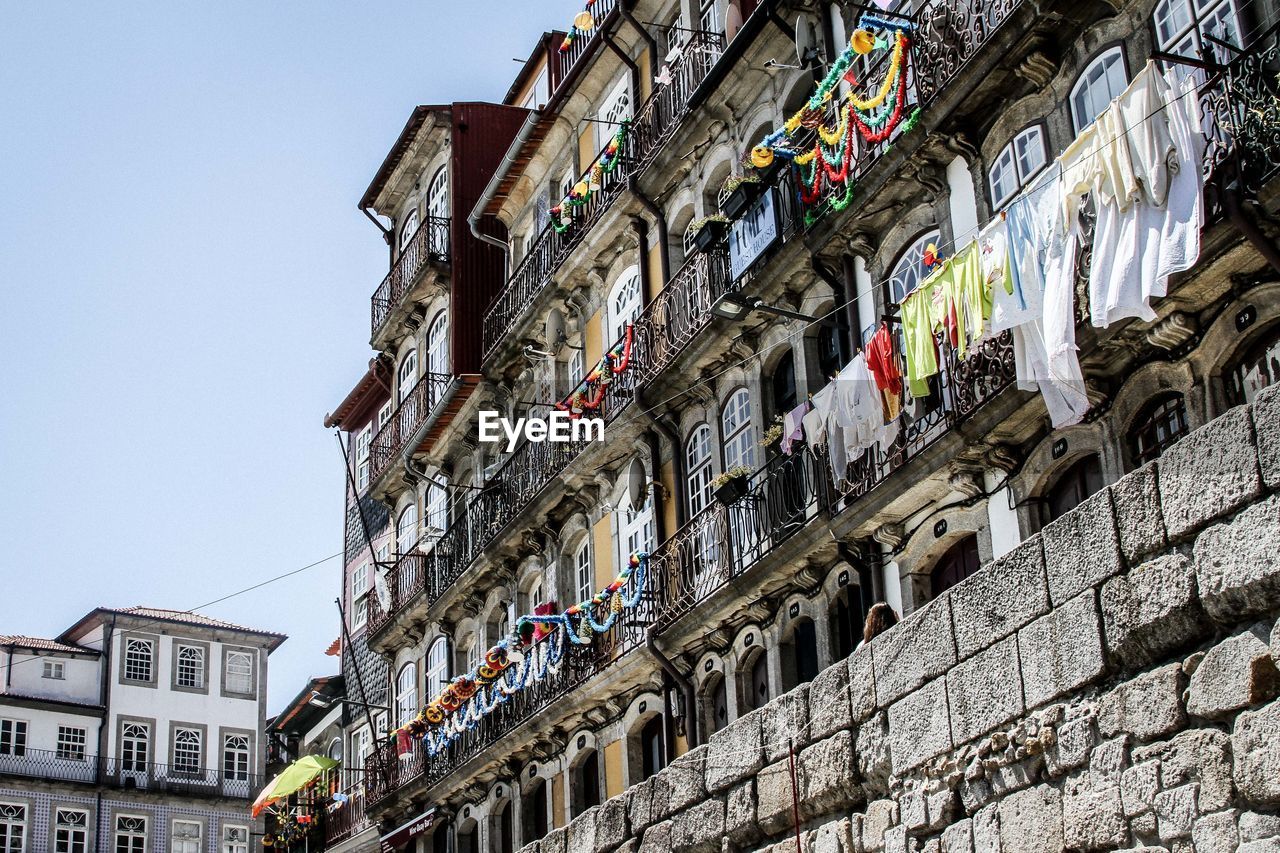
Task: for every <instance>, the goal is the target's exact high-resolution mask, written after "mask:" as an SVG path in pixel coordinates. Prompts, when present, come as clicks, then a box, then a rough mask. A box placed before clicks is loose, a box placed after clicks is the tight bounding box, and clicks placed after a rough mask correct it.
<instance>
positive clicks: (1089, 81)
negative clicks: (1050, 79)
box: [1071, 45, 1129, 133]
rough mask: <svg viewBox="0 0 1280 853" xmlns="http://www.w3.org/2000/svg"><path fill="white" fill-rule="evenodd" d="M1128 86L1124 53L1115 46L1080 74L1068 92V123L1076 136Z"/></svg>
mask: <svg viewBox="0 0 1280 853" xmlns="http://www.w3.org/2000/svg"><path fill="white" fill-rule="evenodd" d="M1128 85H1129V75H1128V73H1127V72H1126V71H1125V67H1124V51H1123V50H1122V49H1121V48H1120V47H1119V46H1118V45H1117V46H1116V47H1113V48H1109V49H1108V50H1105V51H1103V52H1102V53H1101V54H1099V55H1098V56H1097V57H1096V58H1095V59H1094V60H1093V61H1092V62H1090V63H1089V64H1088V66H1086V67H1085V69H1084V71H1081V72H1080V76H1079V77H1078V78H1076V84H1075V86H1073V87H1072V89H1071V123H1072V125H1073V126H1074V127H1075V132H1076V133H1079V132H1080V131H1082V130H1084V129H1085V128H1086V127H1088V126H1089V125H1091V124H1093V120H1094V119H1095V118H1097V117H1098V115H1099V113H1101V112H1102V111H1103V110H1105V109H1106V108H1107V105H1108V104H1110V103H1111V102H1112V101H1113V100H1115V99H1116V96H1117V95H1119V94H1120V93H1121V92H1123V91H1124V90H1125V87H1126V86H1128Z"/></svg>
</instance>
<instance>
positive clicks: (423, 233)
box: [370, 216, 449, 337]
mask: <svg viewBox="0 0 1280 853" xmlns="http://www.w3.org/2000/svg"><path fill="white" fill-rule="evenodd" d="M448 261H449V219H448V217H445V216H428V217H426V219H424V220H423V221H422V224H421V225H419V226H418V230H417V231H416V232H414V235H413V236H412V237H410V238H409V242H408V243H407V244H406V245H405V246H404V248H403V249H401V250H400V257H398V258H396V262H395V264H394V265H393V266H392V267H391V271H390V272H389V273H387V277H386V278H384V279H383V280H382V284H380V285H378V289H377V290H375V291H374V292H373V297H372V299H371V300H370V318H371V321H372V326H373V335H374V336H375V337H376V336H377V334H378V332H379V331H381V329H382V326H383V324H384V323H386V322H387V318H388V317H390V316H391V312H392V311H394V310H395V309H396V308H398V307H399V306H400V303H401V302H403V301H404V298H405V296H406V295H408V293H409V291H411V290H413V286H414V284H415V283H417V281H418V274H419V273H421V272H422V271H423V269H425V268H426V266H427V264H428V263H430V262H435V263H448Z"/></svg>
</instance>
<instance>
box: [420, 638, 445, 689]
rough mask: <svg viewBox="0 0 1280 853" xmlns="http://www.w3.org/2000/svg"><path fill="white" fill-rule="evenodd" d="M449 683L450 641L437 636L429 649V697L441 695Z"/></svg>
mask: <svg viewBox="0 0 1280 853" xmlns="http://www.w3.org/2000/svg"><path fill="white" fill-rule="evenodd" d="M448 683H449V641H448V640H446V639H445V638H444V637H436V639H435V641H434V642H432V644H431V648H429V649H428V650H427V672H426V685H425V689H426V691H427V699H428V700H431V699H434V698H436V697H437V696H439V695H440V691H442V690H444V688H445V685H447V684H448Z"/></svg>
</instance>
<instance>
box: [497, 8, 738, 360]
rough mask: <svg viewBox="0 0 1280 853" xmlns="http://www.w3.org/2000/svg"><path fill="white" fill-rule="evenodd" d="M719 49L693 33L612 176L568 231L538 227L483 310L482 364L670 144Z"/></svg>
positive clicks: (711, 38) (641, 115)
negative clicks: (503, 284)
mask: <svg viewBox="0 0 1280 853" xmlns="http://www.w3.org/2000/svg"><path fill="white" fill-rule="evenodd" d="M592 12H593V14H595V15H596V18H597V20H600V19H602V18H603V15H604V14H605V13H604V12H603V11H597V10H596V9H594V8H593V10H592ZM575 45H576V43H575ZM723 45H724V37H723V36H721V35H720V34H718V33H704V32H693V34H692V35H691V36H690V38H689V42H688V44H687V45H686V47H685V50H684V52H683V54H682V55H681V57H680V59H679V60H677V61H676V62H675V63H673V65H672V66H671V69H670V73H671V82H670V83H669V84H667V85H658V86H657V87H656V88H655V90H654V92H653V93H652V94H651V95H650V96H649V98H648V99H647V100H646V101H645V102H644V104H642V105H641V107H640V109H639V110H637V111H636V114H635V118H634V120H633V122H632V128H633V130H632V132H630V133H628V135H627V142H626V146H625V148H624V149H623V155H622V160H621V162H619V163H618V165H617V167H616V168H615V169H614V170H613V171H612V172H610V173H609V174H607V175H603V176H602V178H601V181H600V188H599V189H597V190H594V191H593V193H592V196H591V199H590V200H589V201H588V202H587V203H586V204H584V205H582V206H581V207H578V208H576V209H575V211H574V217H573V221H572V223H571V224H570V225H569V227H568V229H567V230H565V231H564V232H563V233H560V232H557V231H556V229H555V227H554V226H553V225H552V223H550V222H548V223H547V224H546V225H545V226H544V227H543V228H542V231H541V232H540V233H539V234H538V236H537V238H536V239H535V240H534V242H533V244H532V245H531V246H530V247H529V251H528V254H526V255H525V257H524V258H523V259H522V260H521V261H520V263H519V264H517V265H516V267H515V269H513V270H512V271H511V275H510V277H509V278H508V279H507V284H506V287H504V288H503V290H502V292H501V293H499V294H498V296H497V298H496V299H494V301H493V304H492V305H490V306H489V308H488V310H486V311H485V316H484V322H483V344H484V353H485V358H486V359H487V358H489V357H490V356H491V355H492V354H493V353H494V351H495V350H496V349H497V347H498V345H499V344H500V343H502V341H503V340H504V339H505V338H506V337H507V336H508V334H509V333H510V331H511V329H512V327H513V326H514V325H515V323H516V322H517V321H518V320H519V319H520V317H521V316H523V314H524V312H525V311H526V310H528V308H529V306H530V305H531V304H533V301H534V299H535V297H537V295H538V294H539V293H541V292H542V289H543V288H544V287H546V286H547V285H548V284H549V283H550V282H551V277H552V276H553V275H554V274H555V273H556V271H557V270H558V269H559V268H560V266H561V264H563V263H564V262H565V260H566V259H567V258H568V257H569V256H570V255H571V254H572V253H573V251H574V249H576V248H577V247H578V245H579V244H580V243H581V242H582V239H583V237H585V236H586V234H587V233H588V232H589V231H590V230H591V227H592V226H593V225H594V224H595V223H596V222H597V221H598V220H599V219H600V218H601V217H602V216H603V215H604V213H605V212H606V211H608V210H609V209H610V208H611V207H612V206H613V203H614V202H615V201H616V200H617V199H618V197H619V196H621V195H622V193H623V191H624V190H625V189H626V187H627V182H628V180H629V179H630V178H631V176H632V175H635V174H638V171H640V170H643V169H644V168H645V167H646V166H648V165H649V164H650V163H651V162H653V159H654V158H655V157H656V156H657V154H658V153H659V152H660V151H661V150H662V148H663V146H665V145H666V143H667V142H668V141H669V140H670V139H671V136H672V135H673V134H674V133H675V130H676V128H677V127H678V126H679V125H680V123H681V122H682V121H683V120H684V117H685V116H686V115H687V114H688V112H689V111H688V99H689V95H691V94H692V93H693V91H694V90H695V89H697V87H698V84H699V83H701V82H702V81H703V80H704V79H706V76H707V74H708V73H709V72H710V71H711V68H712V67H713V66H714V65H715V61H716V59H718V58H719V56H720V53H721V52H722V51H723ZM603 153H604V152H603V151H602V152H601V153H600V154H597V155H596V159H595V160H593V161H592V163H591V165H590V166H588V167H587V168H586V169H585V170H583V174H588V175H589V174H590V173H591V171H592V169H593V168H594V167H595V165H596V164H597V163H599V162H600V158H601V156H603Z"/></svg>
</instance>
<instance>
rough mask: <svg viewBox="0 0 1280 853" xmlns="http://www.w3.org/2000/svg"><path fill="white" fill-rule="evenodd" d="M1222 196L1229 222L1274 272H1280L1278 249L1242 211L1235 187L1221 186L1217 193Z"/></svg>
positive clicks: (1279, 252) (1279, 250) (1279, 251)
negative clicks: (1219, 191)
mask: <svg viewBox="0 0 1280 853" xmlns="http://www.w3.org/2000/svg"><path fill="white" fill-rule="evenodd" d="M1219 195H1221V197H1222V207H1223V209H1224V210H1225V211H1226V213H1227V218H1228V219H1230V220H1231V224H1232V225H1234V226H1235V227H1236V230H1237V231H1239V232H1240V233H1241V234H1242V235H1244V238H1245V239H1246V240H1248V241H1249V242H1250V243H1252V244H1253V247H1254V248H1255V249H1257V250H1258V254H1260V255H1262V257H1263V258H1265V259H1266V261H1267V263H1268V264H1270V265H1271V268H1272V269H1273V270H1275V271H1276V272H1280V249H1277V248H1276V245H1275V244H1274V243H1272V242H1271V241H1270V240H1268V239H1267V235H1266V234H1263V233H1262V229H1260V228H1258V226H1257V225H1256V224H1254V222H1253V220H1252V219H1250V218H1249V217H1248V216H1247V215H1246V214H1245V212H1244V208H1243V207H1242V206H1241V204H1240V192H1239V191H1238V190H1236V189H1229V188H1226V187H1223V189H1222V192H1221V193H1220V194H1219Z"/></svg>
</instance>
